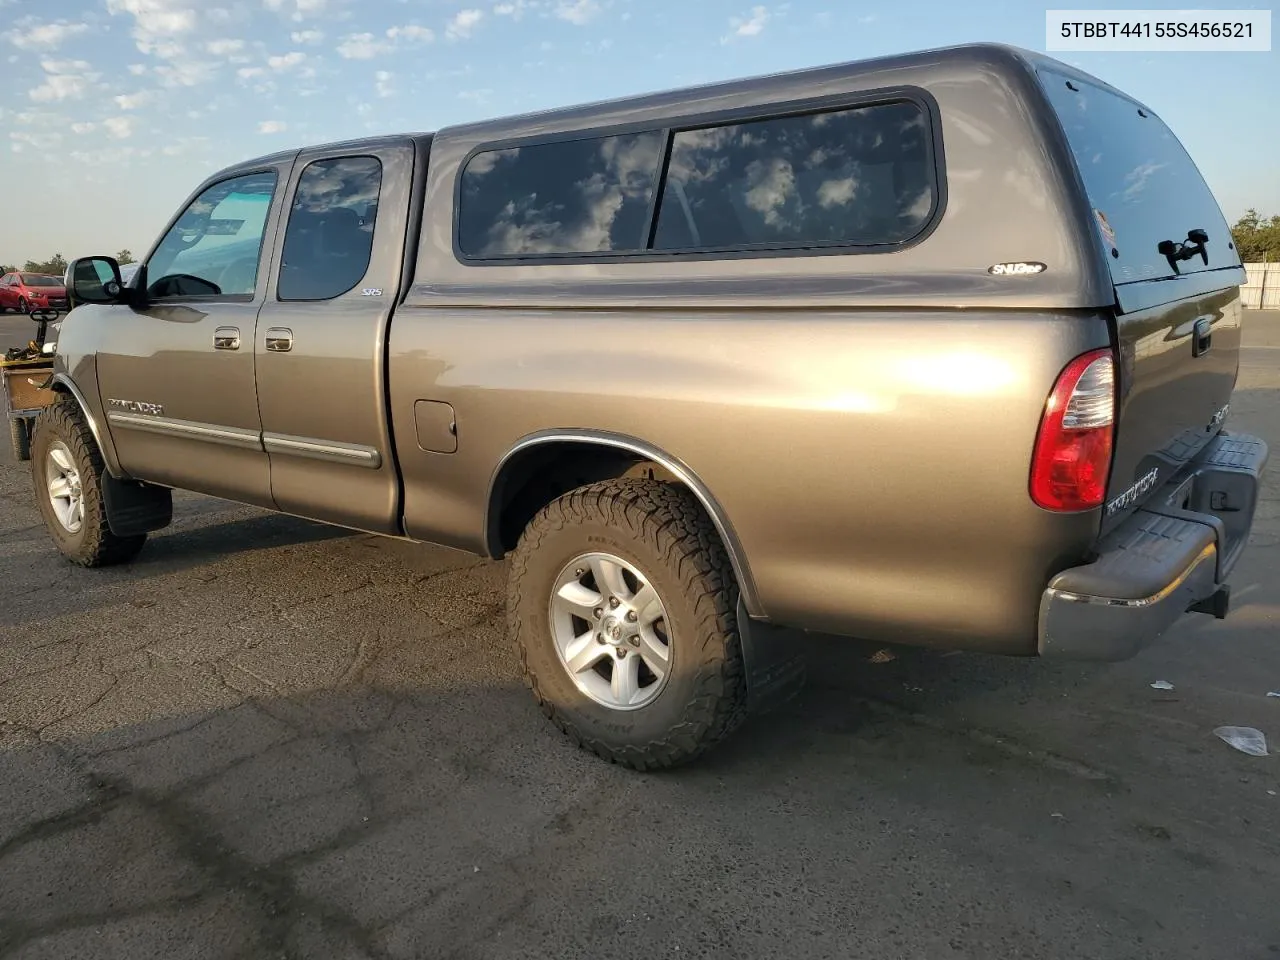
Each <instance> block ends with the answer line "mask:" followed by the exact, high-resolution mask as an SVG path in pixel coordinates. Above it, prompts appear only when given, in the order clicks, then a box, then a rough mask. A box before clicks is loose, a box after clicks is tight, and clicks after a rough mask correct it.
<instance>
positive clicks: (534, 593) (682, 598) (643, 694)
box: [507, 479, 747, 770]
mask: <svg viewBox="0 0 1280 960" xmlns="http://www.w3.org/2000/svg"><path fill="white" fill-rule="evenodd" d="M584 557H587V558H592V559H583V558H584ZM604 557H611V558H613V560H615V561H617V563H616V564H614V567H615V568H617V569H615V570H614V573H613V574H610V575H609V578H610V579H613V578H614V577H616V576H617V575H618V570H623V571H624V572H623V573H622V575H621V579H622V581H623V583H622V586H621V588H620V589H619V590H614V591H607V590H606V589H604V588H601V587H600V585H599V583H598V582H597V581H596V579H595V571H596V569H597V566H598V565H599V563H600V562H602V561H601V558H604ZM625 568H630V570H631V573H630V574H627V573H625ZM601 570H602V571H603V572H605V573H607V572H608V568H607V567H605V568H601ZM615 582H616V581H615ZM583 583H586V584H594V587H590V586H588V587H584V586H583ZM642 583H647V584H649V585H650V586H651V587H652V588H653V590H654V591H656V594H657V597H658V602H657V606H656V607H655V606H654V605H653V602H652V601H651V600H649V601H645V609H646V611H648V612H647V613H645V614H643V615H641V616H640V618H639V619H640V626H639V627H637V626H635V625H627V626H626V629H629V630H633V631H634V630H637V629H640V630H641V631H642V632H643V631H644V623H645V621H646V620H647V619H649V618H651V616H652V613H653V611H655V610H658V609H661V611H662V616H661V618H660V619H658V620H656V621H654V623H653V624H652V625H650V626H649V627H648V632H647V633H646V634H645V636H647V637H649V638H650V639H647V640H642V639H641V637H640V636H632V637H631V639H630V640H619V639H618V633H619V630H620V628H621V627H623V622H622V621H623V619H624V618H622V617H616V618H615V617H614V616H613V615H612V613H610V611H613V612H615V613H616V612H619V611H621V612H623V613H625V614H626V616H625V620H626V621H630V620H632V619H633V617H632V616H631V613H630V611H631V609H632V608H631V606H629V602H630V601H625V602H624V603H623V604H622V606H621V607H618V608H617V610H614V608H612V607H608V606H607V605H608V603H610V602H611V601H609V600H608V599H607V597H608V596H609V595H610V593H613V594H617V595H618V596H624V595H626V594H627V592H628V591H631V592H632V593H633V594H634V596H633V597H632V599H635V600H636V601H637V605H639V604H640V603H641V599H640V589H641V587H642ZM562 584H563V587H562V586H561V585H562ZM592 590H594V591H595V594H594V595H593V594H592ZM562 591H564V593H562ZM584 591H585V592H584ZM565 593H567V594H568V595H571V596H574V597H578V598H586V600H585V602H584V601H583V600H582V599H578V600H575V601H574V603H573V604H572V606H573V607H574V608H578V609H580V612H581V613H583V614H584V616H582V617H577V616H576V615H575V616H572V617H571V618H569V619H570V620H571V621H572V625H571V627H570V628H568V629H567V630H566V629H565V628H563V627H558V626H557V624H561V623H565V622H568V620H566V619H565V618H564V617H563V616H562V613H563V610H562V608H561V607H557V604H560V603H561V601H560V600H558V599H557V598H558V597H562V596H563V595H565ZM593 596H598V598H599V599H600V600H603V601H604V602H603V603H600V605H599V606H597V607H596V608H595V609H594V610H592V609H590V607H591V606H592V605H595V604H597V599H593V598H592V597H593ZM737 602H738V584H737V580H736V579H735V577H734V575H733V569H732V567H731V565H730V563H729V558H728V555H727V554H726V553H725V550H724V546H723V544H722V543H721V542H720V539H719V536H718V535H717V534H716V530H715V527H714V526H713V525H712V523H711V520H710V518H708V517H707V515H706V514H705V513H704V512H703V510H702V508H701V506H700V505H699V504H698V502H697V501H696V500H695V499H694V498H693V496H692V495H691V494H690V493H689V492H688V491H687V490H685V489H684V488H683V487H679V486H676V485H673V484H666V483H661V482H658V481H654V480H642V479H617V480H607V481H604V482H602V483H596V484H592V485H590V486H586V487H581V488H579V489H577V490H574V491H572V492H570V493H568V494H566V495H564V496H562V497H560V498H559V499H558V500H555V501H554V502H552V503H551V504H549V505H548V506H546V507H545V508H543V509H542V510H541V511H540V512H539V513H538V514H537V516H535V517H534V519H533V520H532V521H531V522H530V523H529V526H528V527H527V528H526V529H525V531H524V534H523V535H522V536H521V538H520V542H519V544H518V545H517V547H516V549H515V551H514V552H513V553H512V557H511V573H510V580H509V583H508V591H507V621H508V630H509V632H510V634H511V637H512V639H513V641H514V642H515V645H516V649H517V652H518V654H519V658H520V667H521V672H522V674H523V676H524V680H525V682H526V683H527V684H528V686H529V688H530V690H531V691H532V692H533V695H534V698H535V699H536V700H537V702H538V704H539V705H540V706H541V708H542V711H543V712H544V713H545V714H546V715H547V717H549V718H550V719H551V721H552V722H553V723H554V724H555V725H556V726H557V727H559V728H560V730H561V731H563V732H564V733H565V734H566V735H567V736H568V737H569V738H570V739H571V740H573V741H574V742H575V743H577V744H578V745H579V746H580V747H583V748H585V749H587V750H590V751H592V752H593V753H595V754H597V755H598V756H600V757H602V758H604V759H605V760H608V761H611V762H614V763H618V764H622V765H624V766H627V767H631V768H633V769H636V770H652V769H658V768H663V767H672V766H676V765H678V764H682V763H686V762H688V761H690V760H692V759H694V758H695V757H698V756H699V755H701V754H702V753H704V752H705V751H706V750H707V749H709V748H710V747H712V746H714V745H715V744H716V743H718V742H719V741H721V740H722V739H724V738H725V737H726V736H728V735H729V734H730V733H732V732H733V731H734V730H735V729H736V728H737V727H738V726H739V725H740V724H741V723H742V721H743V720H744V719H745V717H746V707H747V685H746V675H745V671H744V665H743V656H742V643H741V639H740V637H739V635H738V623H737V618H736V610H737ZM557 611H560V613H557ZM602 611H603V612H604V614H605V615H604V616H603V617H601V616H599V614H600V613H601V612H602ZM587 617H594V618H595V621H597V622H593V621H591V620H588V619H587ZM580 629H581V630H586V631H587V633H586V634H584V636H585V638H586V639H585V640H584V639H583V638H582V637H578V639H576V640H573V639H570V640H569V641H568V644H567V645H565V646H562V645H561V644H564V642H565V641H564V640H563V639H562V640H561V642H560V643H558V641H557V637H561V638H564V637H570V638H572V637H576V636H577V635H578V631H579V630H580ZM597 629H599V631H600V632H598V633H593V631H596V630H597ZM606 630H608V631H610V635H611V637H612V638H613V639H612V640H610V641H608V642H606V641H604V640H600V639H598V638H599V637H603V636H604V635H605V632H606ZM655 637H656V638H657V639H658V640H660V641H661V643H660V644H654V643H653V642H652V639H653V638H655ZM592 643H597V644H599V645H600V646H599V647H598V648H597V647H593V646H591V644H592ZM628 643H633V644H635V647H634V649H628V648H627V644H628ZM614 644H616V646H615V645H614ZM663 644H665V652H666V655H667V658H668V659H667V660H666V661H665V670H664V671H662V674H661V679H654V680H653V682H651V683H649V684H648V686H647V687H644V686H638V685H636V684H643V683H644V682H645V680H644V678H645V677H646V676H648V677H650V678H658V677H659V673H658V672H657V671H655V670H654V669H651V668H650V666H649V664H650V663H657V662H658V661H659V660H660V657H659V656H654V655H651V652H650V651H651V650H653V649H657V650H658V651H659V654H660V653H661V652H662V649H663ZM575 645H576V646H575ZM599 649H603V650H604V651H605V653H604V654H603V655H600V654H599V653H598V650H599ZM562 650H568V651H569V652H570V653H572V652H574V651H580V652H581V654H582V655H583V656H586V657H593V656H600V657H601V658H600V660H599V661H598V662H597V663H595V664H594V665H592V666H591V667H589V668H587V669H581V670H579V671H578V672H577V673H576V674H575V673H574V672H573V671H572V670H571V669H570V667H569V666H568V663H569V661H570V659H572V660H575V661H577V660H579V657H578V656H577V655H575V656H572V657H570V656H569V655H568V654H566V653H562ZM624 654H625V655H626V656H627V657H630V658H631V659H626V660H623V659H621V658H623V657H624ZM615 655H616V657H617V658H619V659H615ZM636 657H639V658H640V660H638V661H636V660H634V658H636ZM646 658H647V659H646ZM619 662H624V663H626V664H627V665H629V666H631V667H632V670H631V674H630V676H632V677H633V678H634V677H638V678H639V680H638V681H636V680H634V679H633V680H631V681H626V680H624V681H623V684H622V688H623V690H624V695H625V692H626V691H629V690H630V689H631V688H630V687H629V686H628V683H630V684H632V685H633V686H635V689H636V692H635V693H634V695H633V697H632V698H631V699H630V700H628V701H625V702H628V703H636V702H638V705H631V706H625V707H624V706H620V705H618V703H617V702H614V703H607V702H602V701H604V700H610V699H612V700H615V701H616V699H617V698H616V697H614V691H615V690H616V689H618V688H616V687H615V686H614V685H613V677H614V671H615V670H617V669H619V667H618V666H617V664H618V663H619ZM606 663H607V664H608V668H607V669H606V668H605V664H606ZM635 664H638V665H635ZM593 673H594V675H595V677H597V678H598V679H594V678H593V676H592V674H593ZM624 676H626V675H625V674H624ZM588 691H591V692H588ZM606 691H607V692H606Z"/></svg>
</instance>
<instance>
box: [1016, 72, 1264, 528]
mask: <svg viewBox="0 0 1280 960" xmlns="http://www.w3.org/2000/svg"><path fill="white" fill-rule="evenodd" d="M1039 74H1040V81H1041V83H1042V85H1043V87H1044V89H1045V91H1046V93H1047V95H1048V99H1049V101H1050V103H1051V104H1052V106H1053V109H1054V111H1055V112H1056V113H1057V115H1058V119H1059V120H1060V121H1061V123H1062V128H1063V132H1064V133H1065V135H1066V139H1067V143H1068V144H1069V146H1070V149H1071V152H1072V155H1073V157H1074V159H1075V164H1076V167H1077V169H1078V170H1079V173H1080V178H1081V180H1082V182H1083V185H1084V189H1085V192H1086V194H1087V196H1088V201H1089V207H1090V208H1091V209H1090V211H1089V213H1090V215H1091V217H1092V220H1093V222H1092V223H1091V224H1090V225H1089V226H1090V229H1091V230H1094V231H1096V235H1097V237H1098V240H1099V246H1100V249H1101V251H1102V252H1103V256H1104V259H1105V260H1106V262H1107V265H1108V267H1109V269H1110V271H1111V279H1112V283H1113V285H1114V290H1115V309H1114V311H1113V323H1114V338H1115V342H1116V344H1117V347H1118V350H1119V356H1118V360H1119V364H1118V367H1117V383H1116V390H1117V395H1118V396H1117V399H1118V407H1117V412H1118V421H1117V431H1116V439H1115V453H1114V458H1113V461H1112V469H1111V475H1110V481H1109V484H1108V489H1107V504H1106V507H1105V509H1104V519H1103V525H1104V526H1103V529H1104V531H1105V530H1108V529H1111V528H1113V527H1114V526H1115V525H1116V524H1117V523H1118V522H1119V521H1120V520H1121V519H1122V518H1123V517H1124V516H1126V515H1127V514H1128V513H1130V512H1131V511H1132V510H1133V509H1134V508H1135V507H1137V506H1138V505H1139V504H1141V503H1142V502H1143V501H1145V500H1146V499H1148V498H1149V497H1150V496H1151V495H1152V494H1153V493H1154V492H1156V491H1157V490H1159V489H1160V488H1161V487H1163V486H1164V484H1166V483H1167V482H1168V481H1169V480H1171V479H1172V478H1174V477H1175V476H1176V475H1177V474H1178V473H1179V472H1180V471H1181V470H1182V468H1183V467H1184V466H1185V465H1186V464H1187V462H1188V461H1189V460H1190V459H1192V458H1193V457H1195V455H1196V454H1197V453H1199V452H1200V451H1201V450H1202V449H1203V448H1204V447H1205V445H1206V444H1208V443H1209V441H1210V440H1212V439H1213V437H1214V436H1216V435H1217V433H1218V432H1219V430H1220V429H1221V427H1222V424H1223V422H1224V421H1225V419H1226V415H1227V409H1228V404H1229V403H1230V400H1231V393H1232V391H1233V390H1234V388H1235V381H1236V374H1237V371H1238V369H1239V354H1240V321H1241V309H1240V300H1239V285H1240V284H1241V283H1243V282H1244V279H1245V275H1244V269H1243V267H1242V266H1241V264H1240V258H1239V256H1238V255H1237V253H1236V251H1235V249H1234V247H1233V246H1232V243H1231V233H1230V230H1229V229H1228V227H1227V223H1226V219H1225V218H1224V217H1223V215H1222V211H1221V209H1220V208H1219V206H1218V203H1217V201H1216V200H1215V199H1214V197H1213V194H1212V192H1211V191H1210V190H1209V187H1208V185H1207V184H1206V183H1205V182H1204V178H1203V177H1202V176H1201V175H1200V172H1199V170H1198V169H1197V168H1196V165H1195V163H1194V162H1193V161H1192V159H1191V157H1190V156H1189V155H1188V154H1187V152H1186V150H1185V149H1183V147H1182V145H1181V144H1180V143H1179V142H1178V140H1177V138H1176V137H1175V136H1174V135H1173V133H1172V132H1171V131H1170V130H1169V128H1168V127H1167V126H1165V124H1164V122H1163V121H1162V120H1161V119H1160V118H1159V117H1157V116H1156V115H1155V114H1154V113H1152V112H1151V110H1150V109H1149V108H1147V107H1144V106H1142V105H1141V104H1139V103H1137V102H1135V101H1134V100H1131V99H1130V98H1128V97H1126V96H1125V95H1124V94H1122V93H1120V92H1119V91H1116V90H1114V89H1112V88H1110V87H1107V86H1106V85H1104V84H1101V83H1098V82H1097V81H1094V82H1089V81H1088V80H1086V79H1083V78H1081V77H1080V76H1077V75H1075V74H1074V73H1073V74H1071V75H1067V74H1065V73H1062V74H1060V73H1057V72H1055V71H1053V70H1050V69H1041V70H1040V71H1039Z"/></svg>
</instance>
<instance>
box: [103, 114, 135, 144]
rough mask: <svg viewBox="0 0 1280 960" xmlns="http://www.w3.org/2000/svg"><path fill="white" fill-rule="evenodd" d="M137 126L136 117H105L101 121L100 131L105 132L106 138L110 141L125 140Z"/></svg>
mask: <svg viewBox="0 0 1280 960" xmlns="http://www.w3.org/2000/svg"><path fill="white" fill-rule="evenodd" d="M137 125H138V118H137V117H107V119H105V120H103V121H102V129H104V130H106V131H107V136H109V137H110V138H111V139H112V140H127V139H128V138H129V137H132V136H133V131H134V128H135V127H137Z"/></svg>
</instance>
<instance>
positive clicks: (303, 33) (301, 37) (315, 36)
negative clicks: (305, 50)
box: [289, 30, 324, 43]
mask: <svg viewBox="0 0 1280 960" xmlns="http://www.w3.org/2000/svg"><path fill="white" fill-rule="evenodd" d="M289 39H290V40H292V41H293V42H294V43H319V42H320V41H321V40H323V39H324V33H322V32H321V31H319V30H295V31H294V32H293V33H291V34H289Z"/></svg>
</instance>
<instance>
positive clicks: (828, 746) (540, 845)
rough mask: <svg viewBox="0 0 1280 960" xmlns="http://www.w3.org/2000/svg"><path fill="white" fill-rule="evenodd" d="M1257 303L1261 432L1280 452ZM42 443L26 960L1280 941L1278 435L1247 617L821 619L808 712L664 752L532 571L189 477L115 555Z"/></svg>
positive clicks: (13, 619)
mask: <svg viewBox="0 0 1280 960" xmlns="http://www.w3.org/2000/svg"><path fill="white" fill-rule="evenodd" d="M1246 323H1247V327H1246V330H1247V337H1246V339H1247V343H1248V346H1247V349H1246V350H1245V352H1244V355H1243V360H1242V369H1241V376H1240V383H1239V387H1238V390H1237V393H1236V397H1235V401H1234V405H1233V410H1232V416H1231V423H1232V425H1234V426H1236V427H1238V428H1240V429H1243V430H1248V431H1252V432H1256V433H1259V434H1261V435H1262V436H1264V437H1266V438H1267V440H1268V441H1269V442H1270V443H1271V444H1272V448H1273V450H1280V403H1278V402H1277V400H1278V399H1280V314H1272V315H1269V316H1268V315H1262V314H1259V313H1256V312H1251V313H1250V314H1249V315H1248V319H1247V321H1246ZM27 336H28V322H27V321H26V320H25V319H22V318H18V317H0V344H7V343H11V342H13V343H16V342H19V341H20V340H22V339H25V338H26V337H27ZM2 456H3V459H0V960H19V958H21V960H36V958H49V960H77V958H92V960H115V958H121V960H150V958H162V960H197V958H199V960H204V958H210V960H213V958H246V960H247V958H276V957H290V958H292V957H299V958H317V960H355V958H436V957H458V958H464V957H465V958H481V957H483V958H516V957H520V958H552V960H572V958H590V960H601V958H629V957H643V958H655V957H673V958H692V957H733V958H755V957H761V958H774V957H785V958H787V960H801V958H816V957H830V958H874V960H891V958H899V957H901V958H952V957H954V958H973V960H997V958H1015V957H1016V958H1071V960H1085V958H1105V960H1122V958H1151V957H1159V958H1206V960H1209V958H1212V960H1222V958H1231V960H1248V958H1270V960H1274V958H1277V957H1280V910H1278V909H1277V908H1276V892H1277V891H1280V796H1277V793H1278V792H1280V759H1278V758H1277V756H1276V755H1275V754H1276V753H1277V752H1280V699H1276V698H1268V697H1267V696H1266V694H1267V692H1268V691H1280V643H1278V642H1277V641H1278V639H1280V635H1278V631H1277V628H1278V627H1280V552H1278V545H1280V497H1278V495H1277V490H1278V489H1280V480H1277V477H1280V463H1277V462H1276V461H1275V460H1274V459H1273V464H1272V468H1271V473H1270V476H1269V480H1268V483H1267V488H1266V493H1265V499H1264V501H1263V502H1262V503H1261V505H1260V507H1259V513H1258V518H1257V523H1256V527H1255V533H1254V537H1253V541H1252V545H1251V546H1250V548H1249V549H1248V551H1247V553H1246V555H1245V557H1244V559H1243V560H1242V561H1241V564H1240V566H1239V567H1238V569H1237V571H1236V574H1235V576H1234V577H1233V581H1234V587H1235V607H1234V610H1233V612H1232V615H1231V617H1230V618H1229V619H1228V620H1227V621H1225V622H1217V621H1214V620H1212V619H1210V618H1208V617H1204V616H1188V617H1186V618H1184V619H1183V621H1182V622H1180V623H1179V625H1178V626H1177V627H1176V628H1175V629H1174V630H1173V632H1172V633H1171V634H1169V635H1168V636H1166V637H1165V638H1164V639H1163V640H1161V641H1160V642H1159V643H1158V644H1157V645H1155V646H1153V647H1151V648H1149V649H1147V650H1146V651H1144V652H1143V653H1141V654H1139V655H1138V656H1137V657H1135V658H1134V659H1132V660H1130V661H1127V662H1124V663H1120V664H1098V665H1064V664H1053V663H1048V662H1041V661H1037V660H1031V659H1025V660H1023V659H1002V658H996V657H989V656H982V655H976V654H968V653H946V652H930V651H920V650H911V649H906V648H895V649H893V650H892V651H890V652H889V655H887V656H886V655H883V654H880V655H877V654H878V651H877V648H875V647H873V646H869V645H867V644H864V643H860V642H855V641H843V640H832V639H822V638H805V639H799V640H797V642H799V643H801V644H802V645H803V647H804V650H805V654H806V656H807V658H808V660H809V664H810V681H809V684H808V686H807V688H806V689H805V691H804V693H803V694H802V695H801V696H800V697H799V698H798V699H797V700H796V701H795V702H793V703H792V704H790V705H788V706H787V707H786V708H784V709H783V710H781V711H780V712H778V713H775V714H771V715H765V716H761V717H758V718H754V719H752V720H751V721H749V722H748V724H747V725H746V726H745V727H744V728H743V729H742V730H741V731H740V732H739V733H738V734H737V735H736V736H735V737H734V738H733V739H732V740H731V741H730V742H728V743H726V744H725V745H723V746H722V747H721V748H719V749H717V750H716V751H715V752H713V753H712V754H710V755H709V756H707V757H706V758H705V759H704V760H703V761H701V762H699V763H698V764H696V765H694V766H691V767H687V768H683V769H680V770H677V771H669V772H665V773H660V774H648V775H641V774H636V773H631V772H627V771H624V770H620V769H617V768H614V767H611V766H609V765H607V764H605V763H603V762H601V761H599V760H597V759H595V758H593V757H591V756H588V755H586V754H584V753H581V752H579V751H578V750H576V749H575V748H574V747H573V746H571V745H570V744H569V743H568V742H567V741H566V740H565V739H563V738H562V737H561V736H560V735H559V734H558V733H557V732H556V731H555V730H554V729H553V728H552V727H551V726H550V725H549V724H548V723H546V722H545V721H544V720H543V718H542V716H541V714H540V713H538V711H537V710H536V708H535V706H534V704H533V701H532V698H531V697H530V696H529V694H528V693H527V692H526V691H525V690H524V689H523V688H522V687H521V686H520V684H519V681H518V676H517V671H516V665H515V661H514V658H513V656H512V653H511V651H510V650H509V649H508V647H507V644H506V642H505V639H504V636H503V630H502V623H501V617H500V611H501V606H502V597H503V582H504V577H505V565H504V564H501V563H491V562H485V561H480V560H477V559H476V558H474V557H470V556H467V555H464V554H459V553H455V552H452V551H449V550H445V549H439V548H433V547H425V546H414V545H409V544H405V543H400V542H395V541H388V540H381V539H377V538H374V537H369V536H363V535H356V534H351V533H349V532H346V531H341V530H336V529H330V528H326V527H323V526H320V525H317V524H313V523H308V522H305V521H300V520H294V519H290V518H286V517H279V516H274V515H271V514H267V513H265V512H263V511H260V510H256V509H251V508H246V507H240V506H236V505H234V504H229V503H225V502H222V501H218V500H213V499H209V498H204V497H196V496H190V495H182V496H180V497H179V498H178V499H177V502H176V519H175V522H174V524H173V526H172V527H170V528H169V529H167V530H165V531H163V532H162V533H160V534H157V535H155V536H154V537H153V539H152V541H151V542H150V543H149V544H148V546H147V548H146V549H145V551H144V552H143V554H142V555H141V557H140V558H139V559H138V561H137V562H136V563H135V564H133V565H132V566H129V567H126V568H117V569H110V570H101V571H85V570H80V569H78V568H73V567H71V566H69V565H68V564H66V563H64V562H63V561H62V560H61V559H60V558H59V556H58V555H57V554H56V553H55V551H54V549H53V547H52V545H51V544H50V542H49V540H48V537H47V535H46V534H45V531H44V529H43V527H42V526H41V523H40V519H39V516H38V514H37V511H36V508H35V506H34V501H33V494H32V489H31V480H30V473H29V469H28V467H29V465H28V464H25V463H23V464H15V463H14V462H13V461H12V460H11V459H10V458H9V456H8V451H7V450H5V451H4V452H3V455H2ZM1158 680H1164V681H1168V682H1169V683H1171V684H1172V685H1173V689H1172V690H1156V689H1153V688H1152V687H1151V684H1152V683H1153V682H1154V681H1158ZM1223 724H1233V725H1243V726H1253V727H1257V728H1259V729H1261V730H1263V731H1264V732H1265V733H1267V734H1268V735H1269V737H1270V738H1271V742H1272V751H1273V752H1272V755H1271V756H1268V757H1263V758H1256V757H1250V756H1246V755H1244V754H1242V753H1239V752H1236V751H1234V750H1232V749H1231V748H1230V747H1228V746H1227V745H1226V744H1224V743H1222V742H1221V741H1219V740H1218V739H1217V738H1216V737H1215V736H1214V734H1213V730H1214V728H1215V727H1217V726H1219V725H1223Z"/></svg>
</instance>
